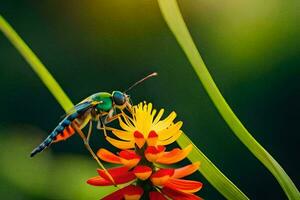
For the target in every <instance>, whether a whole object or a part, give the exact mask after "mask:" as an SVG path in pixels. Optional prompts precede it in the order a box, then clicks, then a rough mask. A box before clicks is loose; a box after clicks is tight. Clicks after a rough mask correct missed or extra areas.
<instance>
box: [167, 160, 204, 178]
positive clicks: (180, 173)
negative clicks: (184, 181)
mask: <svg viewBox="0 0 300 200" xmlns="http://www.w3.org/2000/svg"><path fill="white" fill-rule="evenodd" d="M199 166H200V162H195V163H193V164H190V165H187V166H185V167H181V168H178V169H175V171H174V174H173V176H172V178H182V177H185V176H188V175H190V174H192V173H194V172H195V171H197V170H198V169H199Z"/></svg>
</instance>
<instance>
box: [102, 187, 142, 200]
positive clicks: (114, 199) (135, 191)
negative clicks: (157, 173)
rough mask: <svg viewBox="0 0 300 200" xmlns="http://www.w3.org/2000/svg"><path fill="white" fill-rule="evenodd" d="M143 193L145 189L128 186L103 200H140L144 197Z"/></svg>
mask: <svg viewBox="0 0 300 200" xmlns="http://www.w3.org/2000/svg"><path fill="white" fill-rule="evenodd" d="M143 192H144V191H143V189H142V188H140V187H138V186H134V185H128V186H126V187H124V188H122V189H120V190H117V191H116V192H114V193H112V194H110V195H108V196H106V197H104V198H103V199H102V200H123V199H124V198H125V199H126V200H129V199H130V200H137V199H140V197H141V196H142V195H143Z"/></svg>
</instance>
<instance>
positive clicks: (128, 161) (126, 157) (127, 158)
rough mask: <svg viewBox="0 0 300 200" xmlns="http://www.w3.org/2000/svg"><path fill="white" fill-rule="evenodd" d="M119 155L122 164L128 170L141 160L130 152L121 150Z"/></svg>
mask: <svg viewBox="0 0 300 200" xmlns="http://www.w3.org/2000/svg"><path fill="white" fill-rule="evenodd" d="M119 155H120V160H121V162H122V164H123V165H125V166H127V167H128V168H132V167H134V166H136V165H137V164H138V163H139V162H140V160H141V157H140V156H139V155H137V154H136V153H135V152H134V151H132V150H123V151H121V152H120V153H119Z"/></svg>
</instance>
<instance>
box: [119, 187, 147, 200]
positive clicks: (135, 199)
mask: <svg viewBox="0 0 300 200" xmlns="http://www.w3.org/2000/svg"><path fill="white" fill-rule="evenodd" d="M123 193H124V199H125V200H139V199H140V198H141V196H142V195H143V193H144V190H143V189H142V188H141V187H139V186H135V185H129V186H127V187H125V188H123Z"/></svg>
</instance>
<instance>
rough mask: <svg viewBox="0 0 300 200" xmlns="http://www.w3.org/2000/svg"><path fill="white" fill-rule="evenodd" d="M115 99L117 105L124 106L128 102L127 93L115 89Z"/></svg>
mask: <svg viewBox="0 0 300 200" xmlns="http://www.w3.org/2000/svg"><path fill="white" fill-rule="evenodd" d="M113 100H114V102H115V104H116V105H118V106H122V105H124V104H125V102H126V97H125V95H124V94H123V93H122V92H119V91H115V92H114V93H113Z"/></svg>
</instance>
